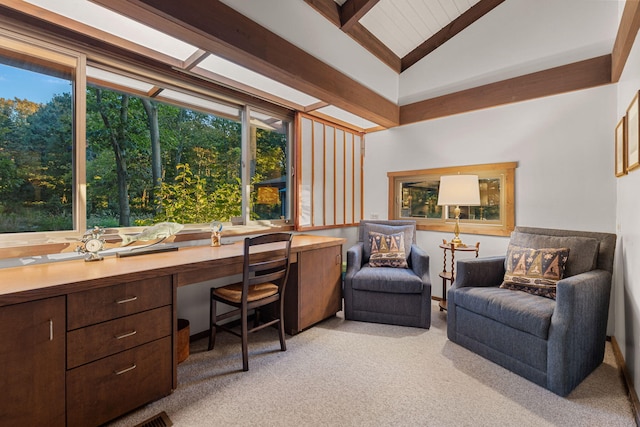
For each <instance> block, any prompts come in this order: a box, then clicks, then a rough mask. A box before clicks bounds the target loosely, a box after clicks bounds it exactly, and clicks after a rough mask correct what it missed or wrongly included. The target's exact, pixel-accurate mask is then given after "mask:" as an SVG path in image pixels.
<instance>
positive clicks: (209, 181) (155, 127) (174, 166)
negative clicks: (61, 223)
mask: <svg viewBox="0 0 640 427" xmlns="http://www.w3.org/2000/svg"><path fill="white" fill-rule="evenodd" d="M168 95H169V96H173V97H175V96H174V94H172V93H169V94H168ZM168 100H170V98H168V97H166V96H165V97H158V99H151V98H146V97H138V96H135V95H132V94H129V93H126V92H118V91H114V90H110V89H105V88H102V87H98V86H94V85H90V86H89V87H88V88H87V225H88V226H89V227H92V226H94V225H100V226H103V227H104V226H112V227H117V226H124V227H126V226H133V225H148V224H153V223H157V222H161V221H172V222H179V223H183V224H185V223H186V224H190V223H191V224H193V223H207V222H210V221H212V220H219V221H229V220H230V219H231V217H234V216H239V215H240V214H241V201H242V194H241V185H240V184H241V177H240V155H241V122H240V110H239V108H237V107H236V108H232V107H226V106H218V105H216V104H215V103H213V102H210V104H211V105H209V107H210V111H213V110H218V111H219V112H218V114H217V115H216V114H213V113H210V112H205V111H202V110H196V109H192V108H185V107H183V106H180V105H176V104H170V103H168V102H166V101H168ZM216 107H218V108H216ZM223 115H224V116H226V117H224V116H223Z"/></svg>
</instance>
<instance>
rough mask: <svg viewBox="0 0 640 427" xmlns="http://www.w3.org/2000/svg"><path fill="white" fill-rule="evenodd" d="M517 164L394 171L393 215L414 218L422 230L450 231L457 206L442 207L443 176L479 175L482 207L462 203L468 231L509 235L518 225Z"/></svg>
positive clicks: (391, 175) (390, 213)
mask: <svg viewBox="0 0 640 427" xmlns="http://www.w3.org/2000/svg"><path fill="white" fill-rule="evenodd" d="M516 166H517V164H516V163H515V162H512V163H494V164H486V165H472V166H458V167H449V168H438V169H424V170H417V171H404V172H390V173H388V174H387V176H388V179H389V186H390V189H391V191H390V193H389V194H390V198H391V199H390V200H389V218H392V219H413V220H415V221H416V223H417V228H418V229H420V230H434V231H450V230H452V226H453V223H454V222H455V217H454V215H453V209H451V211H450V210H449V209H448V207H447V206H438V188H439V186H440V177H441V176H442V175H455V174H458V173H460V174H469V175H478V180H479V185H480V189H479V190H480V206H460V223H464V224H465V226H464V232H465V233H470V234H488V235H496V236H508V235H509V234H510V233H511V231H512V230H513V227H514V225H515V217H514V195H515V194H514V193H515V185H514V179H515V168H516Z"/></svg>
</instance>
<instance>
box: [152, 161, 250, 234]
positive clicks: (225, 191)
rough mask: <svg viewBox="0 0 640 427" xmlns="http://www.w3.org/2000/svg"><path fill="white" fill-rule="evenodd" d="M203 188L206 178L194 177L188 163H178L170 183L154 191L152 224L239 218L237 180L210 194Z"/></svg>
mask: <svg viewBox="0 0 640 427" xmlns="http://www.w3.org/2000/svg"><path fill="white" fill-rule="evenodd" d="M207 188H208V183H207V179H206V178H203V177H201V176H200V175H196V174H194V173H193V172H192V171H191V167H190V166H189V164H188V163H184V164H182V163H181V164H178V166H176V177H175V178H174V182H173V183H167V182H163V183H162V185H161V186H160V189H159V191H158V192H157V198H158V201H159V204H160V209H159V210H158V213H157V214H156V216H155V218H153V222H161V221H172V222H178V223H181V224H189V223H205V222H210V221H213V220H217V221H228V220H230V218H231V217H232V216H238V215H240V213H241V209H242V208H241V206H242V195H241V188H240V181H236V183H235V184H231V183H223V184H221V185H219V186H218V187H217V188H216V190H215V191H213V192H209V191H208V190H207ZM145 222H147V223H148V221H145Z"/></svg>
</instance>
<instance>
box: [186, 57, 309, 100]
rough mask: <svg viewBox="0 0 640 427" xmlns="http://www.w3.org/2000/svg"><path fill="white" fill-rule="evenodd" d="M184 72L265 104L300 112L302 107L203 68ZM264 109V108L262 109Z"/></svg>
mask: <svg viewBox="0 0 640 427" xmlns="http://www.w3.org/2000/svg"><path fill="white" fill-rule="evenodd" d="M185 72H189V73H190V74H192V75H194V76H196V77H199V78H201V79H205V80H207V81H210V82H212V83H214V84H222V85H225V86H227V87H229V88H233V89H235V90H238V91H241V92H243V93H246V94H249V95H252V96H258V97H260V98H262V99H264V100H266V101H267V102H272V103H274V104H278V105H282V106H284V107H286V108H288V109H291V110H301V109H302V108H303V107H302V105H299V104H296V103H295V102H292V101H289V100H287V99H284V98H280V97H279V96H276V95H273V94H270V93H267V92H264V91H261V90H259V89H256V88H254V87H251V86H247V85H245V84H243V83H240V82H237V81H235V80H232V79H230V78H228V77H225V76H222V75H220V74H217V73H214V72H212V71H209V70H205V69H204V68H200V67H195V68H193V69H192V70H190V71H186V70H185ZM263 108H264V107H263Z"/></svg>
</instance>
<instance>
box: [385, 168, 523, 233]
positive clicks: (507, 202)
mask: <svg viewBox="0 0 640 427" xmlns="http://www.w3.org/2000/svg"><path fill="white" fill-rule="evenodd" d="M517 167H518V163H517V162H504V163H487V164H481V165H465V166H452V167H441V168H432V169H420V170H409V171H401V172H388V173H387V178H388V185H389V190H388V209H387V213H388V218H389V219H401V218H398V215H397V212H396V200H397V199H396V196H397V194H396V184H397V182H396V179H397V178H404V177H416V176H419V175H430V176H434V175H435V176H438V175H451V174H456V173H462V174H464V173H472V174H478V173H483V172H495V173H496V174H500V175H502V174H503V175H504V189H503V191H504V192H503V195H501V197H504V199H502V200H503V201H501V204H504V206H503V209H504V215H505V217H504V220H503V221H501V222H500V223H487V224H484V223H483V224H479V223H477V222H464V221H463V222H461V224H460V228H461V229H462V231H463V233H464V234H481V235H489V236H509V235H510V234H511V231H513V229H514V227H515V170H516V168H517ZM412 219H414V218H412ZM453 223H454V221H453V220H446V221H445V220H421V219H416V229H418V230H425V231H442V232H452V231H453Z"/></svg>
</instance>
